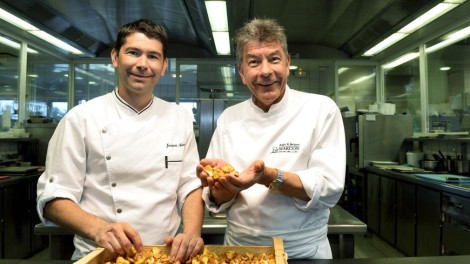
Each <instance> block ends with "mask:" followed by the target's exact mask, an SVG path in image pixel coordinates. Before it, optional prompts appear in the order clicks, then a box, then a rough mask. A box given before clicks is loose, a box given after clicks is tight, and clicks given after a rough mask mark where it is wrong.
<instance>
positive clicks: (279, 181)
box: [269, 169, 284, 191]
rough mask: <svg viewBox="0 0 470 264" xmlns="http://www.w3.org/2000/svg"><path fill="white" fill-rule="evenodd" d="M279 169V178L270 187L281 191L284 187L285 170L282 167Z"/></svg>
mask: <svg viewBox="0 0 470 264" xmlns="http://www.w3.org/2000/svg"><path fill="white" fill-rule="evenodd" d="M276 170H277V178H276V179H275V180H274V181H272V182H271V183H270V184H269V189H270V190H273V191H279V190H280V189H281V187H282V180H283V179H284V172H283V171H282V170H280V169H276Z"/></svg>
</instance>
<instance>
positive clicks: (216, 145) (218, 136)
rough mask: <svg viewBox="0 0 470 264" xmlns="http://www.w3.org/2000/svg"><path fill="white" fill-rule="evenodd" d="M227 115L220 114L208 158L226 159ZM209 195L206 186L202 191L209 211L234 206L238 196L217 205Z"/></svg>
mask: <svg viewBox="0 0 470 264" xmlns="http://www.w3.org/2000/svg"><path fill="white" fill-rule="evenodd" d="M225 115H226V113H225V112H224V113H222V114H221V115H220V117H219V119H217V127H216V129H215V130H214V133H213V134H212V138H211V142H210V144H209V149H208V150H207V155H206V158H208V159H211V158H221V159H224V158H225V155H224V148H223V143H222V142H223V135H224V133H223V132H222V131H223V129H224V125H223V120H224V116H225ZM209 196H210V192H209V187H204V189H203V191H202V199H203V200H204V202H205V204H206V208H207V210H209V212H212V213H219V212H224V211H225V210H227V209H228V208H230V206H232V204H233V203H234V202H235V198H236V197H235V198H234V199H232V200H230V201H228V202H226V203H224V204H221V205H217V204H215V203H214V202H212V201H211V200H210V199H209Z"/></svg>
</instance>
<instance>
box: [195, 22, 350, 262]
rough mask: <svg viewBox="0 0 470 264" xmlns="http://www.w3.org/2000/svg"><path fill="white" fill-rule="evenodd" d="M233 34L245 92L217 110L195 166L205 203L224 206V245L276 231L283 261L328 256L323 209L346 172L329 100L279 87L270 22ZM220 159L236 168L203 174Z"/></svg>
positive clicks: (261, 241) (278, 43)
mask: <svg viewBox="0 0 470 264" xmlns="http://www.w3.org/2000/svg"><path fill="white" fill-rule="evenodd" d="M234 39H235V44H236V46H237V48H236V52H237V60H238V63H239V65H238V72H239V74H240V77H241V79H242V81H243V83H244V84H245V85H246V86H247V87H248V89H249V90H250V91H251V93H252V94H253V96H252V98H250V99H248V100H246V101H244V102H241V103H239V104H237V105H234V106H231V107H229V108H227V109H226V110H225V111H224V112H223V113H222V115H221V116H220V117H219V119H218V121H217V129H216V130H215V132H214V135H213V137H212V140H211V143H210V146H209V150H208V152H207V158H206V159H204V160H202V161H201V164H200V165H199V166H198V168H197V171H198V175H199V177H200V178H201V180H202V182H203V185H204V186H206V187H205V188H204V193H203V194H204V200H205V201H206V204H207V207H208V209H209V210H211V211H213V212H219V211H222V210H227V230H226V232H225V243H226V244H229V245H270V244H271V243H272V241H271V239H272V237H273V236H280V237H282V238H283V239H284V246H285V250H286V252H287V254H288V256H289V258H298V259H302V258H312V259H313V258H317V259H318V258H319V259H325V258H332V253H331V249H330V245H329V241H328V238H327V229H328V226H327V224H328V217H329V213H330V211H329V208H331V207H333V206H334V205H335V204H336V203H337V201H338V199H339V198H340V196H341V194H342V191H343V186H344V177H345V169H346V148H345V137H344V128H343V123H342V118H341V113H340V111H339V109H338V107H337V105H336V104H335V102H334V101H333V100H331V99H330V98H328V97H326V96H322V95H316V94H309V93H304V92H299V91H296V90H294V89H291V88H290V87H289V86H288V85H287V78H288V76H289V65H290V58H289V55H288V52H287V41H286V36H285V34H284V30H283V28H282V27H281V26H280V25H278V24H277V22H275V21H274V20H270V19H254V20H252V21H250V22H248V23H247V24H245V26H244V27H243V28H241V29H240V30H238V31H237V33H236V35H235V38H234ZM226 162H229V163H230V164H231V165H232V166H233V167H234V168H235V169H237V170H240V171H241V170H244V171H243V172H242V173H241V174H240V175H239V177H235V176H227V177H225V178H224V177H222V178H220V179H219V180H218V181H215V180H214V179H213V178H212V177H209V175H208V174H207V173H206V172H204V171H203V167H204V166H206V165H211V166H219V167H220V166H221V165H223V164H224V163H226Z"/></svg>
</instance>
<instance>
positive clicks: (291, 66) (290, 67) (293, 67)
mask: <svg viewBox="0 0 470 264" xmlns="http://www.w3.org/2000/svg"><path fill="white" fill-rule="evenodd" d="M297 68H298V66H297V65H290V66H289V70H297Z"/></svg>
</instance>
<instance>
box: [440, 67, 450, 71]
mask: <svg viewBox="0 0 470 264" xmlns="http://www.w3.org/2000/svg"><path fill="white" fill-rule="evenodd" d="M439 70H441V71H449V70H450V67H441V68H439Z"/></svg>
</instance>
